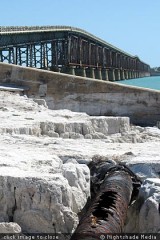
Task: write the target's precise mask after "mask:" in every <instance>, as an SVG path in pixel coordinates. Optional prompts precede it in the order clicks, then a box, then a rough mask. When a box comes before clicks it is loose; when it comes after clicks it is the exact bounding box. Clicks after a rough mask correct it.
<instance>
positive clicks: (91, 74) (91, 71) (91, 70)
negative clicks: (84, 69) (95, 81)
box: [89, 68, 95, 78]
mask: <svg viewBox="0 0 160 240" xmlns="http://www.w3.org/2000/svg"><path fill="white" fill-rule="evenodd" d="M89 72H90V78H95V69H94V68H90V69H89Z"/></svg>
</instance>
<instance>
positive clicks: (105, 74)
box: [102, 68, 109, 81]
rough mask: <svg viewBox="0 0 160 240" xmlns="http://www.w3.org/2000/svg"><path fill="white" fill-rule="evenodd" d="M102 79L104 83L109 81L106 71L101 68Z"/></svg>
mask: <svg viewBox="0 0 160 240" xmlns="http://www.w3.org/2000/svg"><path fill="white" fill-rule="evenodd" d="M102 79H103V80H105V81H108V80H109V77H108V69H106V68H103V69H102Z"/></svg>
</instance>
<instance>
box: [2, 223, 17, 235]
mask: <svg viewBox="0 0 160 240" xmlns="http://www.w3.org/2000/svg"><path fill="white" fill-rule="evenodd" d="M0 233H3V234H5V233H12V234H13V233H21V227H20V226H19V225H18V224H17V223H14V222H9V223H8V222H0Z"/></svg>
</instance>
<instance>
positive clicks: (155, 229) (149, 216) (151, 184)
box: [125, 178, 160, 233]
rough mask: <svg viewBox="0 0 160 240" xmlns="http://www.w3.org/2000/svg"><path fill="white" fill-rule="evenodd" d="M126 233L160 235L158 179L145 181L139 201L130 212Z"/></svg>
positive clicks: (159, 187)
mask: <svg viewBox="0 0 160 240" xmlns="http://www.w3.org/2000/svg"><path fill="white" fill-rule="evenodd" d="M125 231H126V232H128V233H130V232H136V233H138V232H139V233H160V180H159V179H158V178H147V179H146V180H144V182H143V185H142V186H141V188H140V192H139V196H138V199H137V201H136V202H134V204H133V205H132V206H131V207H130V209H129V211H128V221H127V223H126V226H125Z"/></svg>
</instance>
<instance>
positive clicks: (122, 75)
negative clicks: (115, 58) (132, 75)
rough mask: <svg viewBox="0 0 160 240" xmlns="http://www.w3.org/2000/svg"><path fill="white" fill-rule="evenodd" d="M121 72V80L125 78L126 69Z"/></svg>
mask: <svg viewBox="0 0 160 240" xmlns="http://www.w3.org/2000/svg"><path fill="white" fill-rule="evenodd" d="M120 74H121V80H124V79H125V72H124V70H120Z"/></svg>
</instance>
